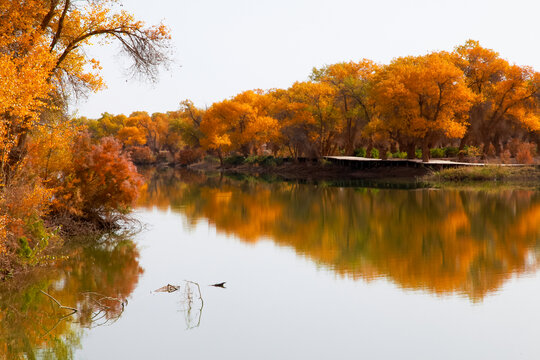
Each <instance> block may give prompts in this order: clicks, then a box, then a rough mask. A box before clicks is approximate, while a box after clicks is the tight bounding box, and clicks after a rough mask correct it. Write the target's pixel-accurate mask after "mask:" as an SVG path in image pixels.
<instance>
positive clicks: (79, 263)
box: [0, 240, 143, 359]
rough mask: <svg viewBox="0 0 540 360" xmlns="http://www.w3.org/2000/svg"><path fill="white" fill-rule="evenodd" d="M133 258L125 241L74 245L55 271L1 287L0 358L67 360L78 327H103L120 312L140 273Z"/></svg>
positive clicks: (76, 345)
mask: <svg viewBox="0 0 540 360" xmlns="http://www.w3.org/2000/svg"><path fill="white" fill-rule="evenodd" d="M138 258H139V252H138V250H137V248H136V246H135V245H134V244H133V242H132V241H130V240H115V241H106V242H104V243H101V244H100V245H99V246H93V247H83V246H80V247H76V248H75V249H73V250H72V251H71V252H70V254H69V258H68V260H66V261H65V263H63V264H62V266H60V267H59V268H57V269H46V270H42V271H41V272H38V273H32V275H29V276H28V277H27V278H24V279H20V280H19V281H18V282H17V283H16V284H15V283H12V284H10V285H9V287H7V288H5V287H4V288H2V289H1V290H0V309H1V314H0V354H1V355H0V358H1V359H19V358H26V359H35V358H42V359H71V358H73V354H74V351H75V350H76V349H77V348H79V347H80V339H81V335H82V331H83V330H82V329H84V328H93V327H96V326H103V325H109V324H111V323H112V322H114V321H116V320H117V319H118V318H119V317H120V315H121V314H122V312H123V311H124V308H125V306H126V305H127V298H128V297H129V295H130V294H131V292H132V291H133V290H134V289H135V286H136V284H137V282H138V279H139V276H140V275H141V274H142V272H143V271H142V268H141V267H140V266H139V261H138ZM45 293H46V294H48V295H46V294H45ZM59 304H61V305H63V306H68V307H73V308H75V309H76V310H77V311H76V312H75V313H73V311H71V310H69V309H63V308H61V307H60V306H59ZM70 313H72V314H70Z"/></svg>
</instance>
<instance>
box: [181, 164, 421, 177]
mask: <svg viewBox="0 0 540 360" xmlns="http://www.w3.org/2000/svg"><path fill="white" fill-rule="evenodd" d="M189 168H190V169H193V170H198V171H210V172H216V171H222V172H224V173H227V174H235V173H236V174H241V175H254V176H275V177H278V178H282V179H284V180H347V179H353V180H354V179H370V180H372V179H380V180H384V179H396V178H399V179H401V180H408V181H417V180H418V179H419V178H421V177H423V176H425V175H427V174H428V173H429V170H428V169H425V168H407V167H403V168H398V167H381V168H373V169H364V170H359V169H353V168H350V167H347V166H341V165H337V164H333V163H330V162H328V161H325V160H320V161H307V162H286V163H282V164H279V165H276V164H273V165H268V166H264V165H259V164H240V165H224V166H223V167H220V166H219V164H216V163H212V162H202V163H198V164H194V165H191V166H190V167H189Z"/></svg>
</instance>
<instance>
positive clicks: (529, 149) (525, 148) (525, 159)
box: [516, 143, 534, 164]
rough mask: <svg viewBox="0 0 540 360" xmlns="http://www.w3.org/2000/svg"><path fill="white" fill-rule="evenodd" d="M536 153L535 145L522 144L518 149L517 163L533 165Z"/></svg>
mask: <svg viewBox="0 0 540 360" xmlns="http://www.w3.org/2000/svg"><path fill="white" fill-rule="evenodd" d="M533 153H534V144H529V143H521V144H519V145H518V147H517V153H516V161H517V162H518V163H519V164H532V163H533V162H534V160H533Z"/></svg>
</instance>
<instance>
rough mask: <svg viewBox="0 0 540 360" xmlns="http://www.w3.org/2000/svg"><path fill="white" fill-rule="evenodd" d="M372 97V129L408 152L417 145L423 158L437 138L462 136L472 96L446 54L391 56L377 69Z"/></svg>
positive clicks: (410, 153) (426, 156) (461, 74)
mask: <svg viewBox="0 0 540 360" xmlns="http://www.w3.org/2000/svg"><path fill="white" fill-rule="evenodd" d="M373 97H374V101H375V103H376V104H377V109H378V114H379V119H377V120H376V121H377V124H376V127H377V129H380V131H382V132H385V133H386V134H388V136H390V137H391V138H393V139H394V140H396V141H397V142H398V143H399V144H400V148H402V149H405V150H407V153H408V155H409V156H414V153H415V151H414V149H415V148H416V146H418V145H419V146H421V148H422V157H423V160H424V161H427V160H428V159H429V149H430V146H433V145H435V144H436V142H437V141H439V140H440V139H441V138H444V137H447V138H461V137H463V136H464V134H465V131H466V130H467V115H468V111H469V109H470V107H471V104H472V100H473V94H472V92H471V90H470V89H469V88H468V87H467V85H466V83H465V76H464V75H463V72H462V71H461V70H460V69H459V68H458V67H457V66H456V65H454V63H453V62H452V61H451V57H450V56H449V54H447V53H433V54H429V55H425V56H417V57H405V58H398V59H395V60H393V61H392V62H391V63H390V64H389V65H387V66H385V67H383V69H382V70H381V71H380V72H379V73H378V74H377V77H376V79H375V85H374V90H373Z"/></svg>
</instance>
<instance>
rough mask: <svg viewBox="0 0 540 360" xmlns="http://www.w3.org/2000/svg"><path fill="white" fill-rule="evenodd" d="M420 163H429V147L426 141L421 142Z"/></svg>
mask: <svg viewBox="0 0 540 360" xmlns="http://www.w3.org/2000/svg"><path fill="white" fill-rule="evenodd" d="M422 161H423V162H428V161H429V145H428V142H427V140H424V141H422Z"/></svg>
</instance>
